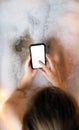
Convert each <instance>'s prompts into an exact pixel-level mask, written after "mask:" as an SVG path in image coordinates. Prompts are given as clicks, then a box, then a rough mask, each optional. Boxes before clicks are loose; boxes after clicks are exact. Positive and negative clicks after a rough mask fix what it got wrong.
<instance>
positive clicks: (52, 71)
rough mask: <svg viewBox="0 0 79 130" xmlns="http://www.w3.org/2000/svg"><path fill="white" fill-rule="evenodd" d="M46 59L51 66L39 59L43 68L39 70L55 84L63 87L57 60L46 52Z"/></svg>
mask: <svg viewBox="0 0 79 130" xmlns="http://www.w3.org/2000/svg"><path fill="white" fill-rule="evenodd" d="M46 59H47V61H48V63H49V65H50V68H48V67H47V66H46V65H45V64H43V63H42V62H41V61H39V63H40V65H41V66H42V69H39V71H40V72H41V73H42V74H43V75H44V76H45V77H46V79H47V80H48V81H49V82H50V83H51V84H52V85H53V86H56V87H61V88H63V87H64V86H63V83H62V81H61V78H60V76H59V73H58V69H57V66H56V62H55V60H54V59H53V58H51V57H50V56H49V55H48V54H46Z"/></svg>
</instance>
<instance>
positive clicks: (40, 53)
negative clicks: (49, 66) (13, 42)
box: [29, 43, 46, 69]
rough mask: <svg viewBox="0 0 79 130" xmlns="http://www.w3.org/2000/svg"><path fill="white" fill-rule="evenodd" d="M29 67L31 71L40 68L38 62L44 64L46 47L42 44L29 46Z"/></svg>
mask: <svg viewBox="0 0 79 130" xmlns="http://www.w3.org/2000/svg"><path fill="white" fill-rule="evenodd" d="M29 49H30V56H31V65H32V68H33V69H37V68H42V66H41V65H40V64H39V61H42V62H43V63H44V64H46V45H45V44H44V43H40V44H39V43H37V44H31V45H30V46H29Z"/></svg>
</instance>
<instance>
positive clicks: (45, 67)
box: [39, 61, 49, 73]
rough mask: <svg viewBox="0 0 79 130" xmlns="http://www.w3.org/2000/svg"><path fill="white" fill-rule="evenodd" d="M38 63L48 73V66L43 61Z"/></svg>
mask: <svg viewBox="0 0 79 130" xmlns="http://www.w3.org/2000/svg"><path fill="white" fill-rule="evenodd" d="M39 64H40V65H41V66H42V69H43V71H45V72H46V73H49V68H48V67H47V66H46V65H45V64H44V63H43V62H41V61H39Z"/></svg>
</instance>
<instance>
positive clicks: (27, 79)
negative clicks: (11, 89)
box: [19, 56, 37, 88]
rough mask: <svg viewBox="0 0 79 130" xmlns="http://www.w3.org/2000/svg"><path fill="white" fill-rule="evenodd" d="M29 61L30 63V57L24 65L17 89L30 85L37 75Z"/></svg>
mask: <svg viewBox="0 0 79 130" xmlns="http://www.w3.org/2000/svg"><path fill="white" fill-rule="evenodd" d="M30 61H31V58H30V56H28V58H27V60H26V63H25V72H24V75H23V77H22V79H21V81H20V86H19V88H23V87H24V86H26V85H29V84H31V82H32V80H33V78H34V76H35V75H36V73H37V70H34V69H32V67H31V63H30Z"/></svg>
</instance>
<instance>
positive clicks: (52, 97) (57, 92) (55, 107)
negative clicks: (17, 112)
mask: <svg viewBox="0 0 79 130" xmlns="http://www.w3.org/2000/svg"><path fill="white" fill-rule="evenodd" d="M31 100H32V101H30V102H32V105H30V108H29V110H28V111H27V112H26V114H25V115H24V118H23V130H78V129H79V124H78V123H79V114H78V106H77V104H76V102H75V100H74V99H73V98H72V97H71V96H70V95H69V94H67V93H66V92H64V91H62V90H61V89H59V88H56V87H46V88H43V89H41V90H39V91H37V92H36V94H35V95H34V96H33V97H32V98H31Z"/></svg>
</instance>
